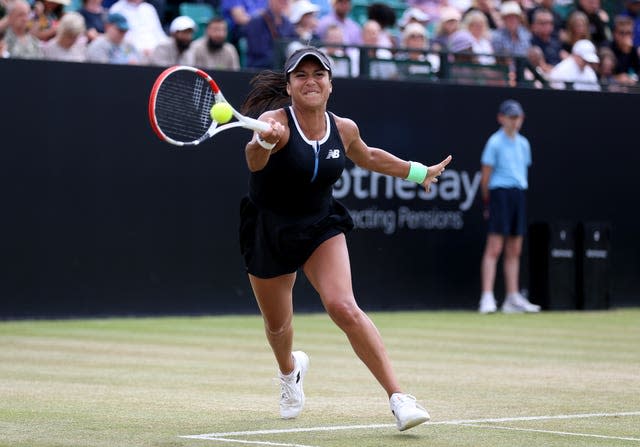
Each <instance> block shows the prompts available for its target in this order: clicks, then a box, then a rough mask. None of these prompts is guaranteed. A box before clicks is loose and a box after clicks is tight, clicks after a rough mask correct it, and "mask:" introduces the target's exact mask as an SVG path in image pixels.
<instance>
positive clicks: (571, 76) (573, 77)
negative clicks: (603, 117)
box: [549, 39, 600, 91]
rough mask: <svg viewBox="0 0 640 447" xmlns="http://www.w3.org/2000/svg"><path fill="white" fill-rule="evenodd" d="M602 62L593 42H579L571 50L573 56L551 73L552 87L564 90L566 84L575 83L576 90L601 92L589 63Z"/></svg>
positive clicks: (584, 40) (554, 68)
mask: <svg viewBox="0 0 640 447" xmlns="http://www.w3.org/2000/svg"><path fill="white" fill-rule="evenodd" d="M598 62H600V59H599V58H598V55H597V54H596V48H595V46H594V45H593V43H592V42H590V41H589V40H586V39H583V40H579V41H577V42H576V43H575V44H574V45H573V48H572V49H571V56H569V57H567V58H566V59H565V60H563V61H562V62H560V63H559V64H558V65H556V66H555V67H553V69H552V70H551V72H550V73H549V80H550V81H551V87H553V88H556V89H564V88H565V87H566V86H565V82H573V89H574V90H591V91H599V90H600V84H598V76H597V75H596V72H595V70H594V69H593V68H591V66H590V65H589V63H592V64H596V63H598Z"/></svg>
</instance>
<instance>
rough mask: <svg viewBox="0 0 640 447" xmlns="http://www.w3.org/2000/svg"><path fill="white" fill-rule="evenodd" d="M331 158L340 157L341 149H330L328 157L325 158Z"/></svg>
mask: <svg viewBox="0 0 640 447" xmlns="http://www.w3.org/2000/svg"><path fill="white" fill-rule="evenodd" d="M330 158H340V150H339V149H333V150H331V149H329V152H328V153H327V158H325V160H329V159H330Z"/></svg>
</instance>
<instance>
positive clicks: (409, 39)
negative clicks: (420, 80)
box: [396, 22, 440, 78]
mask: <svg viewBox="0 0 640 447" xmlns="http://www.w3.org/2000/svg"><path fill="white" fill-rule="evenodd" d="M400 46H401V47H402V48H403V52H402V53H400V54H398V55H397V56H396V60H399V61H403V63H401V64H399V66H398V71H399V75H400V78H403V77H404V78H406V77H416V76H420V77H422V76H424V77H427V78H428V77H430V76H432V75H433V74H434V73H437V71H438V70H439V69H440V57H439V56H438V55H436V54H433V53H429V52H428V50H429V39H428V37H427V31H426V30H425V28H424V26H422V24H420V23H417V22H412V23H409V24H408V25H406V26H405V27H404V30H403V31H402V42H401V45H400Z"/></svg>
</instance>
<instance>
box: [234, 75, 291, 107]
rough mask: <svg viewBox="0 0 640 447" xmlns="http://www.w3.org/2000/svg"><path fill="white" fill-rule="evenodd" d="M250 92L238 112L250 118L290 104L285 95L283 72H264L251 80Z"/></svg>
mask: <svg viewBox="0 0 640 447" xmlns="http://www.w3.org/2000/svg"><path fill="white" fill-rule="evenodd" d="M250 84H251V91H250V92H249V94H247V97H246V98H245V100H244V102H243V103H242V107H241V108H240V112H241V113H242V114H244V115H247V116H250V117H252V118H257V117H259V116H260V115H261V114H262V113H264V112H266V111H267V110H276V109H279V108H281V107H284V106H286V105H289V104H290V103H291V98H289V95H288V94H287V78H286V76H285V74H284V73H283V72H278V71H271V70H264V71H261V72H260V73H258V74H257V75H255V76H254V77H253V79H251V82H250Z"/></svg>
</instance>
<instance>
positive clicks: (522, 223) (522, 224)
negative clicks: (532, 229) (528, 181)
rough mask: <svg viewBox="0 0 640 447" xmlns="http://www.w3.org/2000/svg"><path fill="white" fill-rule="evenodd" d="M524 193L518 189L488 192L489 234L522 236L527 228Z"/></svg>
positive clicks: (499, 189)
mask: <svg viewBox="0 0 640 447" xmlns="http://www.w3.org/2000/svg"><path fill="white" fill-rule="evenodd" d="M525 193H526V191H525V190H523V189H520V188H496V189H491V190H490V191H489V228H488V232H489V233H493V234H501V235H503V236H524V234H525V232H526V228H527V213H526V205H527V203H526V197H525Z"/></svg>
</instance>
